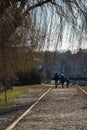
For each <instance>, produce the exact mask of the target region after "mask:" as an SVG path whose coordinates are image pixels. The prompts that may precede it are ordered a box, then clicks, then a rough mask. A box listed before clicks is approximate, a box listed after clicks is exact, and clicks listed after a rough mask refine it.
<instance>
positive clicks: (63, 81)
mask: <svg viewBox="0 0 87 130" xmlns="http://www.w3.org/2000/svg"><path fill="white" fill-rule="evenodd" d="M54 80H55V88H57V85H58V81H60V82H61V84H62V88H64V83H65V82H66V86H67V88H68V87H69V79H68V78H65V76H64V74H61V76H59V75H58V74H57V73H55V74H54Z"/></svg>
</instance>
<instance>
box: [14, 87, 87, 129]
mask: <svg viewBox="0 0 87 130" xmlns="http://www.w3.org/2000/svg"><path fill="white" fill-rule="evenodd" d="M14 130H87V98H86V97H85V96H83V95H82V94H80V92H79V91H78V89H77V88H64V89H60V88H59V89H58V88H57V89H55V88H53V90H52V91H51V92H50V93H49V94H47V96H45V97H44V98H43V99H42V100H41V101H40V102H39V103H38V104H37V105H36V107H35V108H33V109H32V111H31V113H30V114H28V115H27V116H26V117H25V118H23V119H22V120H21V121H20V122H19V123H18V124H17V126H16V127H15V128H14Z"/></svg>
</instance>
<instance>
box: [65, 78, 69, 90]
mask: <svg viewBox="0 0 87 130" xmlns="http://www.w3.org/2000/svg"><path fill="white" fill-rule="evenodd" d="M66 86H67V88H68V87H69V78H67V79H66Z"/></svg>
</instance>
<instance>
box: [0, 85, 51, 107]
mask: <svg viewBox="0 0 87 130" xmlns="http://www.w3.org/2000/svg"><path fill="white" fill-rule="evenodd" d="M29 88H32V89H48V88H49V87H48V86H44V85H40V84H39V85H27V86H22V87H14V89H13V92H12V91H11V90H8V91H7V98H8V99H7V103H5V97H4V95H5V94H4V92H3V93H0V107H3V106H7V105H10V104H12V103H13V102H14V99H15V98H17V97H18V96H20V95H22V94H27V93H28V92H29Z"/></svg>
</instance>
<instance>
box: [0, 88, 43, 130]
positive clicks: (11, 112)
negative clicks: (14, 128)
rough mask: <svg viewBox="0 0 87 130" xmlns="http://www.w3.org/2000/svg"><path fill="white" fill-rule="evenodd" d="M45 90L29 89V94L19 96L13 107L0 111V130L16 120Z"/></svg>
mask: <svg viewBox="0 0 87 130" xmlns="http://www.w3.org/2000/svg"><path fill="white" fill-rule="evenodd" d="M44 91H46V90H45V89H29V93H28V94H25V95H21V96H19V98H17V99H16V100H15V101H14V104H13V105H10V106H7V107H4V108H1V109H0V130H5V128H6V127H7V126H9V125H10V124H11V123H12V122H13V121H14V120H16V119H17V118H18V117H19V116H20V115H21V114H22V113H23V112H24V111H25V110H26V109H27V108H29V106H31V105H32V104H33V103H34V102H35V101H36V100H37V99H38V98H39V97H40V96H41V95H42V94H43V93H44Z"/></svg>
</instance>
